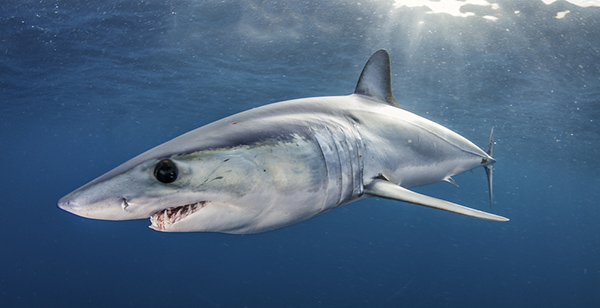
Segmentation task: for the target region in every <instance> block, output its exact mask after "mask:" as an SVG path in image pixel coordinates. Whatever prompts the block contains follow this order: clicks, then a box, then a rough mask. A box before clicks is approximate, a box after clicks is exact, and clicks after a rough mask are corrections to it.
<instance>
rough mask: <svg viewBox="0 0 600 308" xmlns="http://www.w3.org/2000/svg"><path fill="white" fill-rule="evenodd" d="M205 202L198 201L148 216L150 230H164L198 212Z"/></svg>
mask: <svg viewBox="0 0 600 308" xmlns="http://www.w3.org/2000/svg"><path fill="white" fill-rule="evenodd" d="M206 203H207V201H200V202H196V203H192V204H187V205H184V206H178V207H170V208H167V209H164V210H162V211H159V212H157V213H155V214H154V215H152V216H150V222H151V223H152V225H150V228H152V229H154V230H158V231H164V230H166V228H167V226H169V225H172V224H174V223H176V222H178V221H180V220H182V219H183V218H185V217H187V216H189V215H190V214H192V213H194V212H196V211H198V210H199V209H201V208H203V207H204V206H205V205H206Z"/></svg>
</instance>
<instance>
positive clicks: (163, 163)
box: [58, 145, 268, 233]
mask: <svg viewBox="0 0 600 308" xmlns="http://www.w3.org/2000/svg"><path fill="white" fill-rule="evenodd" d="M164 146H167V147H169V145H163V146H161V147H164ZM159 148H160V147H159ZM159 148H155V149H154V150H151V151H149V152H146V153H144V154H142V155H140V156H138V157H136V158H133V159H132V160H130V161H128V162H126V163H125V164H123V165H121V166H119V167H117V168H115V169H113V170H112V171H110V172H108V173H107V174H105V175H103V176H101V177H99V178H97V179H96V180H94V181H92V182H90V183H89V184H87V185H85V186H83V187H81V188H79V189H77V190H75V191H73V192H72V193H70V194H68V195H66V196H65V197H63V198H62V199H60V200H59V201H58V206H59V207H60V208H61V209H64V210H66V211H68V212H71V213H73V214H76V215H79V216H83V217H87V218H94V219H103V220H130V219H144V218H150V220H151V222H152V225H151V226H150V227H151V228H152V229H155V230H158V231H167V232H186V231H208V232H225V233H252V232H254V231H253V230H252V228H253V227H252V226H250V224H251V221H252V220H253V219H254V218H256V217H257V216H260V215H261V213H260V209H258V208H255V207H252V206H247V205H248V204H255V203H256V202H255V199H256V198H258V197H257V196H256V195H255V194H254V193H253V191H256V190H257V188H256V187H254V186H253V185H255V184H253V182H251V181H240V177H237V176H234V175H233V174H232V172H231V170H238V171H240V172H244V173H247V174H249V175H250V176H254V177H257V178H260V177H261V176H262V177H264V176H265V175H263V174H259V173H258V172H256V171H255V169H256V166H255V165H252V163H251V162H248V161H247V160H245V159H243V158H240V157H235V156H231V155H229V154H230V153H228V152H226V151H225V152H223V151H198V152H194V153H188V154H174V155H171V156H167V157H164V156H160V155H158V156H157V155H155V154H157V153H161V151H160V149H159ZM261 171H262V170H261ZM253 172H256V174H253ZM261 197H262V198H265V196H261ZM267 199H268V198H267ZM263 202H268V200H263ZM263 204H264V203H263Z"/></svg>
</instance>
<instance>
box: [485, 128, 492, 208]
mask: <svg viewBox="0 0 600 308" xmlns="http://www.w3.org/2000/svg"><path fill="white" fill-rule="evenodd" d="M493 152H494V127H492V132H491V133H490V142H489V143H488V148H487V154H488V155H489V156H492V153H493ZM483 168H485V174H487V180H488V190H489V191H490V210H492V203H493V200H492V171H493V169H492V165H491V164H490V165H487V166H484V167H483Z"/></svg>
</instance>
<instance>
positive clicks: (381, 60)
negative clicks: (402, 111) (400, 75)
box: [354, 49, 400, 107]
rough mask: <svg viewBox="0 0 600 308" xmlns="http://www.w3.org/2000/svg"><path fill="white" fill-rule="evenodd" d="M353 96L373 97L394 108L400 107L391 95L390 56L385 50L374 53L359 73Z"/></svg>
mask: <svg viewBox="0 0 600 308" xmlns="http://www.w3.org/2000/svg"><path fill="white" fill-rule="evenodd" d="M354 93H355V94H362V95H367V96H371V97H374V98H376V99H379V100H381V101H384V102H386V103H387V104H389V105H392V106H394V107H400V106H399V105H398V103H397V102H396V99H394V94H392V76H391V71H390V55H389V54H388V52H387V50H385V49H380V50H378V51H376V52H375V53H374V54H373V55H372V56H371V58H369V61H367V64H365V67H364V68H363V70H362V73H360V78H358V83H357V84H356V89H355V90H354Z"/></svg>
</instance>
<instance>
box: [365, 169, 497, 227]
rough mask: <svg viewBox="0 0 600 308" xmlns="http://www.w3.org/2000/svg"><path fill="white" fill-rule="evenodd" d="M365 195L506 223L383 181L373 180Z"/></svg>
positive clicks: (488, 215)
mask: <svg viewBox="0 0 600 308" xmlns="http://www.w3.org/2000/svg"><path fill="white" fill-rule="evenodd" d="M365 193H367V194H369V195H372V196H375V197H381V198H386V199H392V200H397V201H402V202H407V203H412V204H416V205H422V206H426V207H430V208H434V209H439V210H443V211H448V212H452V213H456V214H461V215H465V216H471V217H475V218H481V219H487V220H495V221H508V218H506V217H502V216H498V215H494V214H490V213H486V212H483V211H479V210H475V209H472V208H468V207H466V206H462V205H458V204H456V203H452V202H448V201H444V200H441V199H437V198H434V197H429V196H425V195H421V194H419V193H416V192H414V191H411V190H408V189H406V188H404V187H401V186H398V185H396V184H393V183H391V182H388V181H386V180H383V179H374V180H373V181H372V182H371V183H369V184H368V185H367V186H366V187H365Z"/></svg>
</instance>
